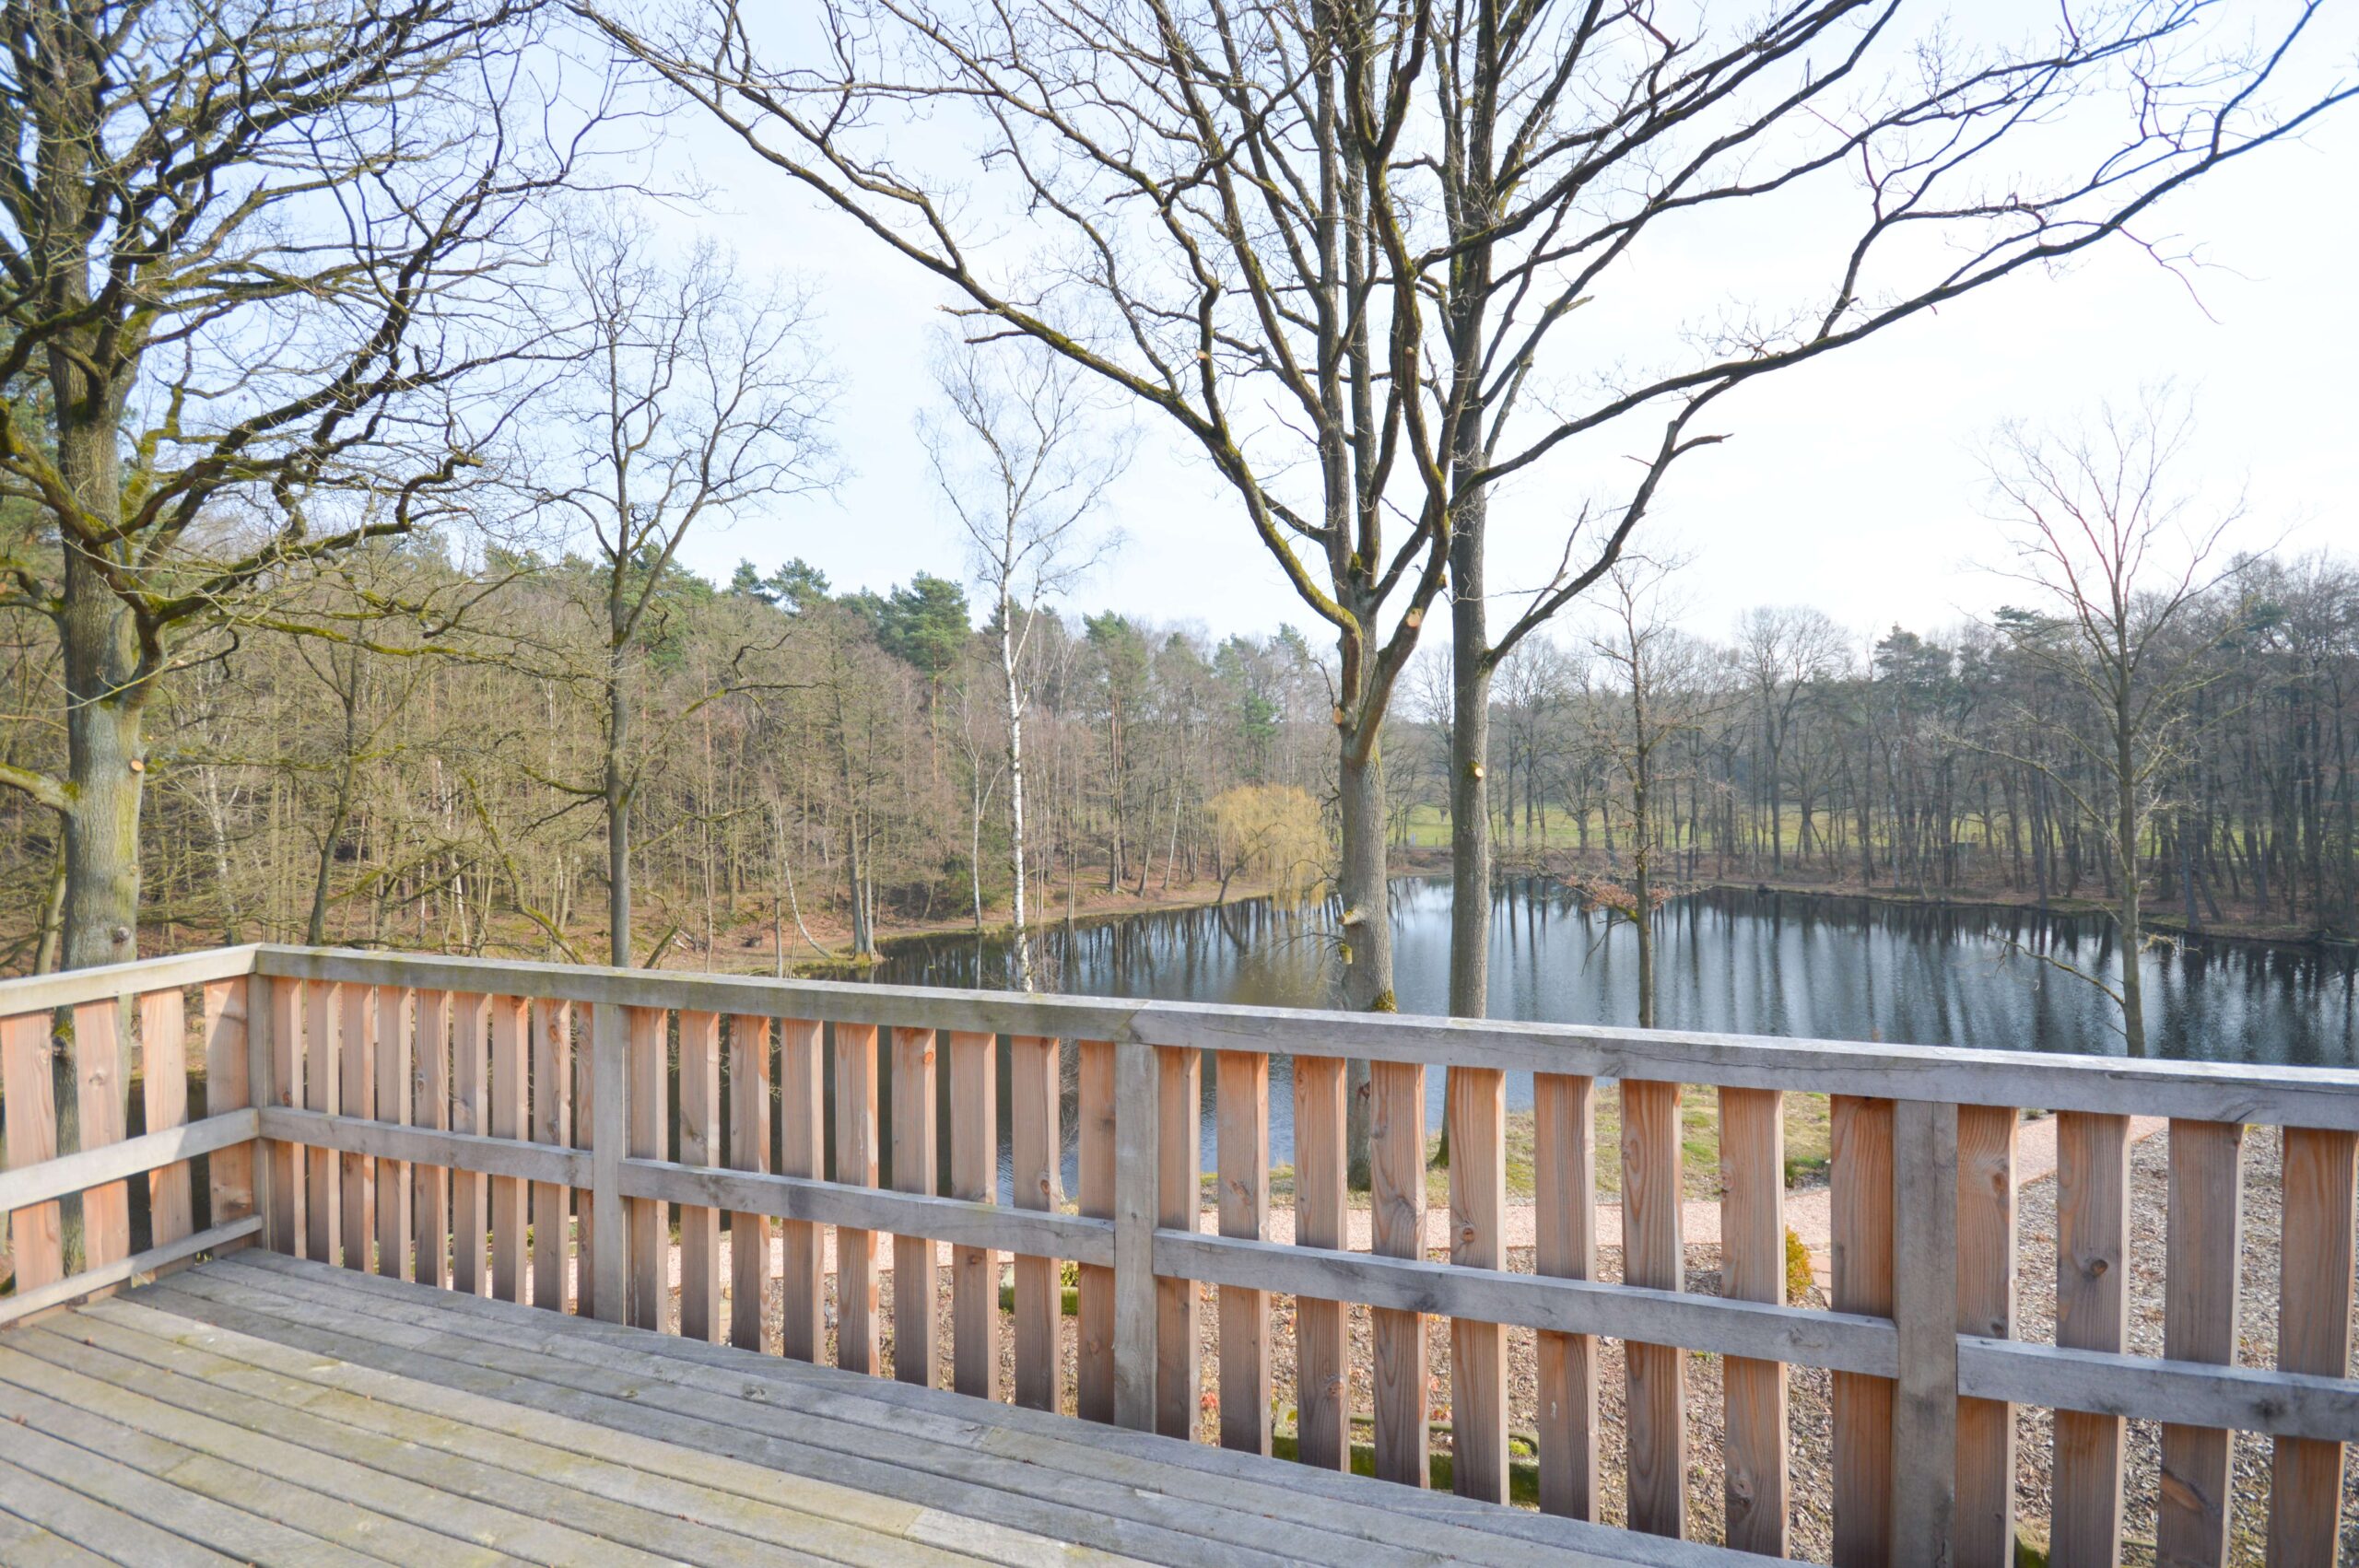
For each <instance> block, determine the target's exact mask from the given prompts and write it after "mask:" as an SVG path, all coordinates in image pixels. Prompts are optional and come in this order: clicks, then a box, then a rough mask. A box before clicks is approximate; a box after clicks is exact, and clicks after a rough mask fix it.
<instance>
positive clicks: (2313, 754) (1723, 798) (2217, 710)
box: [1427, 556, 2359, 935]
mask: <svg viewBox="0 0 2359 1568" xmlns="http://www.w3.org/2000/svg"><path fill="white" fill-rule="evenodd" d="M2167 635H2168V636H2169V637H2170V638H2173V639H2174V640H2176V641H2177V643H2178V644H2179V645H2180V648H2179V650H2178V651H2179V653H2180V655H2181V656H2183V657H2184V658H2185V659H2186V660H2187V661H2189V664H2190V665H2191V668H2190V670H2189V673H2188V674H2187V675H2186V676H2185V677H2184V678H2183V680H2182V683H2181V684H2182V685H2184V686H2185V690H2184V692H2183V693H2181V694H2179V695H2178V696H2177V698H2176V699H2175V700H2174V701H2172V702H2170V703H2169V704H2167V705H2165V706H2163V707H2162V708H2159V709H2158V711H2157V713H2156V715H2155V717H2154V729H2155V730H2156V731H2158V732H2159V733H2158V738H2157V739H2156V741H2155V743H2154V747H2153V756H2154V763H2155V776H2154V778H2152V780H2151V782H2150V785H2149V788H2150V789H2151V791H2152V794H2153V798H2154V802H2155V805H2154V811H2153V812H2152V814H2151V819H2150V820H2149V821H2148V823H2147V825H2146V827H2145V831H2144V834H2143V836H2142V841H2141V843H2140V846H2139V854H2140V861H2141V865H2142V872H2143V878H2142V880H2143V883H2144V886H2145V888H2146V890H2147V896H2148V901H2149V903H2150V905H2151V906H2152V907H2153V908H2154V913H2155V915H2156V917H2158V918H2159V919H2162V920H2163V921H2165V922H2166V923H2173V924H2177V923H2183V924H2185V925H2187V926H2189V927H2193V928H2199V929H2200V928H2202V927H2205V926H2214V927H2217V926H2242V927H2248V928H2265V929H2270V930H2293V931H2300V932H2325V933H2341V934H2346V935H2347V934H2349V933H2351V932H2353V930H2359V826H2355V825H2354V816H2359V770H2355V769H2354V751H2359V568H2354V566H2353V563H2351V562H2349V561H2346V560H2342V559H2339V558H2335V557H2332V556H2306V557H2302V558H2298V559H2259V560H2253V561H2248V562H2245V563H2242V564H2241V566H2240V568H2238V569H2236V570H2235V571H2233V572H2230V573H2228V574H2227V575H2225V576H2224V578H2223V579H2222V580H2221V581H2220V582H2219V583H2218V584H2217V585H2215V586H2213V587H2212V588H2211V589H2210V590H2208V591H2206V592H2204V593H2202V594H2201V595H2200V596H2198V597H2197V598H2196V599H2195V600H2194V601H2193V602H2192V603H2190V604H2189V606H2188V609H2187V611H2186V613H2185V614H2184V615H2183V616H2182V618H2181V619H2179V620H2178V621H2177V622H2176V623H2175V624H2174V626H2172V628H2171V630H2170V631H2169V633H2168V634H2167ZM2062 636H2063V628H2062V627H2061V626H2046V625H2043V624H2042V623H2040V622H2039V620H2038V619H2037V618H2036V617H2035V616H2034V615H2032V614H2030V613H2028V612H2024V611H2001V613H2000V614H1999V615H1998V616H1997V617H1995V618H1994V621H1993V624H1992V625H1990V626H1969V627H1967V628H1965V629H1963V630H1960V631H1957V632H1954V633H1952V634H1947V635H1942V636H1939V637H1935V636H1927V635H1923V634H1920V633H1919V632H1915V631H1910V630H1907V629H1904V628H1902V627H1899V626H1893V627H1891V628H1890V629H1889V630H1887V631H1885V632H1884V633H1883V634H1882V635H1881V636H1878V637H1875V638H1872V639H1868V640H1866V642H1865V644H1864V646H1863V645H1862V641H1861V639H1859V638H1854V637H1853V636H1851V635H1850V634H1849V633H1848V632H1847V631H1846V630H1844V629H1843V628H1840V627H1838V626H1836V625H1835V624H1834V623H1832V622H1831V621H1830V620H1828V619H1827V618H1826V617H1825V615H1823V614H1818V613H1816V612H1814V611H1789V610H1761V611H1755V612H1753V613H1751V614H1747V615H1745V616H1743V618H1742V619H1741V621H1740V623H1739V625H1738V626H1737V627H1736V628H1735V630H1734V634H1733V635H1732V636H1731V638H1728V639H1727V640H1725V641H1715V642H1701V641H1696V642H1691V644H1690V645H1689V646H1688V647H1686V648H1685V649H1681V650H1679V651H1678V652H1677V654H1676V655H1673V654H1671V653H1666V654H1664V655H1663V656H1662V657H1661V658H1660V659H1659V661H1658V668H1659V672H1660V677H1659V679H1658V681H1657V682H1656V687H1657V689H1656V690H1655V692H1654V693H1653V694H1652V695H1653V696H1654V700H1655V705H1656V707H1657V708H1658V709H1659V710H1661V711H1663V712H1666V713H1670V714H1673V715H1675V716H1677V718H1678V720H1679V722H1677V723H1676V724H1675V725H1673V726H1672V732H1671V733H1670V734H1669V735H1668V736H1667V738H1666V740H1665V743H1664V744H1663V747H1662V749H1661V759H1660V765H1659V766H1660V771H1659V773H1658V789H1659V791H1660V793H1661V801H1660V803H1659V805H1658V808H1657V813H1656V814H1657V821H1658V826H1657V829H1656V838H1657V843H1658V846H1659V848H1661V849H1663V850H1665V851H1668V852H1670V855H1671V857H1672V869H1673V870H1674V871H1675V872H1676V873H1678V874H1681V875H1684V877H1685V878H1687V879H1689V880H1696V879H1713V878H1725V877H1732V876H1741V877H1744V878H1759V879H1762V880H1774V881H1778V882H1780V883H1795V882H1804V883H1811V882H1815V883H1840V884H1844V885H1848V886H1853V887H1863V888H1869V889H1888V890H1893V891H1897V892H1902V893H1907V894H1912V895H1934V896H1942V895H1961V896H1965V895H1980V894H2004V895H2012V896H2017V897H2022V898H2025V899H2033V900H2040V901H2055V900H2075V899H2077V900H2094V899H2103V900H2105V901H2107V902H2111V901H2112V900H2113V899H2114V897H2115V895H2116V875H2115V872H2114V870H2113V866H2112V863H2111V860H2110V858H2109V856H2108V855H2107V853H2106V852H2105V851H2104V847H2103V845H2102V843H2101V841H2100V839H2099V837H2098V830H2096V829H2095V826H2094V825H2095V822H2096V821H2097V820H2099V819H2104V818H2107V817H2109V816H2110V813H2112V811H2113V805H2114V801H2113V794H2114V783H2113V774H2112V773H2111V771H2109V769H2108V767H2107V763H2108V761H2109V760H2111V759H2109V758H2108V757H2107V756H2106V755H2104V747H2105V746H2106V744H2107V727H2106V723H2105V715H2104V714H2103V713H2101V712H2100V711H2098V709H2097V708H2096V707H2095V699H2094V697H2093V696H2092V694H2091V693H2090V692H2089V691H2088V690H2087V689H2085V688H2084V687H2083V686H2082V685H2079V684H2077V683H2075V682H2074V681H2072V680H2070V679H2068V678H2066V677H2065V676H2063V675H2062V674H2060V673H2059V671H2058V670H2057V668H2056V667H2055V664H2054V662H2053V661H2050V660H2048V659H2047V658H2045V657H2043V656H2042V649H2043V645H2044V644H2045V643H2046V642H2048V640H2050V639H2052V638H2061V637H2062ZM1601 669H1602V667H1601V665H1600V664H1599V663H1598V662H1597V661H1595V660H1594V659H1592V658H1590V657H1587V656H1585V652H1584V650H1583V649H1580V648H1579V646H1577V645H1572V644H1567V645H1562V646H1560V645H1552V644H1538V645H1534V646H1532V648H1530V649H1528V650H1523V651H1520V652H1519V654H1518V655H1517V656H1516V657H1515V658H1513V659H1511V660H1510V661H1508V665H1507V666H1506V667H1505V668H1504V669H1503V670H1502V671H1501V673H1500V677H1499V681H1498V685H1497V687H1496V704H1495V708H1494V712H1495V715H1496V717H1495V720H1494V728H1493V731H1492V741H1493V747H1492V764H1491V767H1492V773H1493V778H1494V779H1495V781H1496V795H1495V799H1498V800H1503V801H1505V802H1508V805H1507V809H1506V810H1504V811H1503V812H1502V813H1501V815H1500V819H1499V821H1498V823H1497V828H1496V831H1497V832H1498V834H1499V835H1500V840H1501V846H1502V849H1503V851H1506V852H1507V853H1508V854H1509V855H1511V856H1512V857H1514V858H1516V859H1519V860H1522V861H1523V862H1524V863H1526V864H1530V863H1533V862H1535V861H1539V860H1545V859H1546V857H1547V856H1548V855H1550V854H1552V853H1553V854H1558V855H1560V856H1561V854H1562V853H1563V852H1565V851H1568V850H1569V851H1571V852H1573V853H1574V854H1579V853H1580V852H1581V851H1587V852H1588V855H1589V857H1590V859H1592V860H1604V861H1607V862H1609V863H1611V862H1615V861H1618V860H1620V859H1622V858H1624V856H1625V852H1626V849H1627V845H1626V843H1625V842H1622V843H1618V842H1617V840H1616V837H1615V835H1616V832H1617V826H1618V824H1619V823H1620V821H1622V820H1623V819H1624V816H1625V813H1622V812H1621V811H1619V810H1617V809H1615V808H1616V806H1617V798H1616V797H1617V794H1618V792H1619V790H1620V785H1619V781H1618V778H1617V774H1618V772H1619V770H1618V769H1617V768H1616V767H1615V766H1613V755H1614V745H1615V744H1617V743H1618V736H1619V733H1620V731H1621V728H1622V722H1623V721H1622V720H1621V719H1620V717H1619V714H1618V711H1617V710H1618V709H1619V708H1620V707H1621V706H1622V704H1623V702H1624V701H1625V690H1626V678H1625V677H1623V676H1622V675H1621V673H1620V672H1618V671H1617V672H1615V673H1614V678H1612V679H1601ZM1427 709H1428V711H1429V713H1432V714H1436V715H1440V716H1444V717H1446V715H1447V711H1448V709H1447V707H1446V705H1443V704H1441V703H1440V702H1438V701H1429V702H1428V704H1427Z"/></svg>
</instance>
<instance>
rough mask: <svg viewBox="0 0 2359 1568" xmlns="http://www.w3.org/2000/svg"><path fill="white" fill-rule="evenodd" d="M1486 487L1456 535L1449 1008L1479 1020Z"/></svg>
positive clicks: (1485, 813)
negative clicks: (1484, 492)
mask: <svg viewBox="0 0 2359 1568" xmlns="http://www.w3.org/2000/svg"><path fill="white" fill-rule="evenodd" d="M1487 509H1488V507H1487V498H1486V497H1485V496H1484V494H1483V493H1482V492H1481V491H1476V492H1474V493H1473V494H1471V495H1468V496H1467V497H1465V498H1464V499H1463V500H1461V502H1460V503H1459V506H1458V509H1457V513H1456V516H1455V519H1454V523H1453V526H1454V527H1455V529H1456V532H1455V533H1454V534H1453V535H1452V537H1451V539H1450V553H1449V571H1450V606H1449V633H1450V682H1449V685H1450V724H1449V1011H1450V1015H1451V1016H1452V1017H1454V1018H1480V1017H1483V1016H1484V1015H1485V1012H1487V1011H1488V1008H1489V1003H1490V994H1491V801H1490V783H1489V780H1488V779H1487V778H1485V777H1484V766H1485V760H1486V759H1487V758H1488V756H1489V755H1490V748H1491V670H1492V666H1491V659H1490V650H1491V642H1490V628H1489V626H1488V624H1487V621H1486V617H1485V606H1484V599H1483V525H1484V522H1485V512H1486V510H1487Z"/></svg>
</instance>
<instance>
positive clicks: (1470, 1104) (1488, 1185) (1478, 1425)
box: [1442, 1067, 1508, 1503]
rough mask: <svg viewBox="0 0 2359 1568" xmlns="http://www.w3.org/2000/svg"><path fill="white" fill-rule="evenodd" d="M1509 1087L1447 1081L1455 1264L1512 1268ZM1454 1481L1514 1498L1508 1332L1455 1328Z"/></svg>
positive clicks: (1461, 1075)
mask: <svg viewBox="0 0 2359 1568" xmlns="http://www.w3.org/2000/svg"><path fill="white" fill-rule="evenodd" d="M1507 1082H1508V1075H1507V1074H1506V1073H1505V1072H1503V1071H1500V1070H1499V1069H1497V1068H1495V1067H1453V1068H1451V1069H1449V1078H1448V1080H1447V1081H1446V1082H1445V1083H1444V1086H1443V1089H1442V1097H1443V1103H1444V1116H1445V1118H1446V1122H1447V1125H1448V1127H1449V1260H1450V1262H1451V1263H1453V1264H1455V1265H1457V1266H1458V1267H1459V1268H1461V1269H1500V1268H1504V1267H1506V1265H1507V1247H1506V1228H1505V1227H1506V1223H1507V1205H1508V1186H1507V1181H1508V1177H1507V1114H1508V1100H1507ZM1449 1407H1450V1411H1449V1413H1450V1423H1449V1424H1450V1477H1451V1483H1452V1486H1453V1489H1454V1490H1455V1491H1456V1492H1458V1494H1459V1495H1460V1496H1461V1497H1473V1498H1478V1499H1480V1500H1482V1501H1483V1502H1485V1503H1505V1502H1506V1501H1507V1500H1508V1368H1507V1331H1506V1330H1505V1329H1503V1328H1500V1327H1499V1325H1497V1324H1496V1323H1484V1322H1481V1321H1478V1320H1473V1319H1469V1318H1464V1317H1453V1318H1451V1319H1450V1322H1449Z"/></svg>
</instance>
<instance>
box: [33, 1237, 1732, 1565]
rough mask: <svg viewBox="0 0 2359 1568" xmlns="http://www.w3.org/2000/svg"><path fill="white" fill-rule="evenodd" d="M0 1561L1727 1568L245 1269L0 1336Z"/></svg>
mask: <svg viewBox="0 0 2359 1568" xmlns="http://www.w3.org/2000/svg"><path fill="white" fill-rule="evenodd" d="M0 1561H6V1562H10V1563H38V1562H121V1563H137V1564H151V1563H152V1564H168V1563H182V1562H188V1563H198V1562H203V1563H216V1562H259V1563H363V1562H397V1563H402V1564H405V1568H425V1565H429V1564H430V1565H440V1564H446V1563H462V1562H465V1563H473V1562H519V1561H521V1562H542V1563H601V1564H603V1563H654V1562H695V1563H712V1564H722V1563H731V1564H735V1563H747V1564H750V1563H786V1562H846V1563H931V1562H941V1563H947V1562H999V1563H1022V1564H1034V1563H1040V1564H1046V1563H1051V1562H1054V1563H1079V1562H1122V1561H1135V1562H1158V1563H1224V1564H1226V1563H1240V1564H1242V1563H1253V1564H1270V1565H1273V1568H1275V1565H1278V1564H1287V1563H1332V1564H1338V1565H1344V1568H1383V1565H1389V1564H1401V1563H1426V1562H1499V1563H1509V1562H1512V1563H1542V1562H1545V1563H1566V1562H1654V1563H1703V1562H1732V1561H1736V1559H1735V1558H1734V1557H1733V1556H1732V1554H1729V1553H1724V1552H1721V1551H1718V1550H1710V1549H1706V1548H1701V1547H1697V1546H1695V1545H1692V1544H1685V1545H1684V1544H1681V1543H1678V1542H1674V1541H1655V1540H1649V1539H1642V1538H1637V1537H1632V1536H1628V1535H1625V1534H1623V1533H1621V1532H1619V1531H1614V1530H1607V1529H1602V1528H1601V1527H1596V1526H1593V1525H1584V1524H1580V1523H1578V1522H1575V1521H1571V1520H1565V1519H1555V1518H1548V1517H1544V1516H1542V1515H1533V1514H1527V1513H1523V1512H1521V1511H1519V1510H1510V1509H1501V1508H1496V1507H1492V1506H1488V1505H1485V1504H1476V1503H1472V1502H1469V1501H1466V1500H1463V1499H1460V1498H1455V1497H1451V1496H1448V1495H1436V1494H1433V1493H1428V1492H1416V1491H1413V1490H1411V1489H1408V1488H1405V1487H1400V1486H1392V1485H1388V1484H1386V1483H1383V1482H1379V1481H1374V1480H1360V1479H1358V1478H1356V1477H1351V1476H1341V1475H1333V1474H1322V1473H1320V1472H1316V1471H1312V1470H1310V1469H1307V1468H1305V1467H1302V1466H1299V1465H1290V1464H1283V1463H1281V1462H1279V1461H1275V1460H1270V1459H1262V1458H1257V1457H1253V1456H1250V1455H1240V1454H1236V1453H1231V1452H1227V1451H1225V1450H1221V1449H1216V1448H1212V1447H1208V1446H1205V1445H1196V1444H1187V1443H1180V1442H1177V1441H1173V1440H1171V1439H1168V1438H1161V1437H1156V1436H1152V1435H1149V1434H1145V1433H1132V1432H1125V1431H1121V1430H1118V1429H1114V1428H1109V1427H1102V1426H1097V1425H1082V1424H1079V1423H1076V1422H1073V1421H1072V1420H1070V1419H1069V1418H1064V1417H1060V1416H1053V1415H1049V1414H1046V1413H1043V1412H1039V1411H1033V1410H1018V1409H1015V1408H1014V1407H1012V1406H1006V1405H999V1404H992V1403H987V1402H984V1401H980V1400H976V1399H970V1398H962V1397H960V1396H958V1395H956V1394H952V1393H948V1392H945V1391H938V1390H933V1389H926V1388H919V1387H910V1386H907V1385H903V1384H898V1383H892V1382H887V1381H885V1380H882V1379H877V1378H872V1377H863V1376H858V1375H852V1374H849V1373H845V1372H841V1371H838V1370H836V1369H833V1368H827V1367H818V1366H812V1365H807V1364H804V1363H796V1362H790V1361H785V1360H781V1359H780V1358H777V1357H773V1356H766V1355H758V1354H755V1353H752V1352H745V1351H738V1350H733V1349H730V1348H728V1347H725V1346H719V1345H710V1344H705V1343H701V1342H698V1341H694V1340H682V1339H679V1338H676V1337H672V1336H664V1335H658V1334H653V1333H649V1332H646V1331H644V1330H640V1329H633V1328H619V1327H616V1326H613V1325H609V1324H605V1323H601V1322H598V1321H595V1320H593V1319H585V1318H581V1317H578V1316H563V1315H557V1314H553V1313H550V1312H546V1311H542V1310H537V1309H534V1308H532V1307H527V1306H520V1305H512V1304H509V1303H504V1302H498V1301H491V1300H487V1299H484V1298H481V1297H477V1296H473V1295H466V1294H462V1293H456V1292H450V1291H438V1290H431V1289H427V1288H423V1287H420V1286H417V1285H412V1284H405V1283H402V1282H400V1281H388V1280H382V1279H378V1278H374V1277H371V1276H368V1275H363V1274H358V1273H354V1272H351V1271H348V1270H341V1269H333V1268H330V1267H327V1266H325V1265H323V1264H319V1263H311V1262H303V1261H299V1260H297V1259H293V1258H283V1257H279V1256H277V1255H275V1254H272V1253H268V1252H264V1251H259V1250H254V1251H248V1252H242V1253H239V1254H235V1255H233V1256H230V1257H228V1258H220V1259H217V1260H216V1261H213V1262H210V1263H206V1264H204V1265H201V1266H199V1267H196V1268H193V1269H189V1270H184V1271H182V1272H181V1273H178V1274H175V1275H171V1276H170V1277H168V1278H166V1279H163V1280H161V1281H158V1282H156V1283H154V1284H151V1285H148V1286H147V1287H145V1288H143V1289H140V1290H136V1291H133V1292H131V1293H127V1294H124V1295H123V1296H120V1297H117V1298H116V1299H114V1300H111V1301H106V1302H100V1303H97V1304H94V1305H86V1306H83V1307H80V1308H77V1309H75V1310H73V1311H71V1312H68V1313H65V1314H62V1315H60V1316H53V1317H51V1318H50V1319H48V1320H47V1321H46V1322H41V1323H37V1324H33V1325H30V1326H27V1327H19V1328H13V1329H11V1330H9V1331H8V1332H7V1333H6V1335H4V1336H0Z"/></svg>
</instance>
